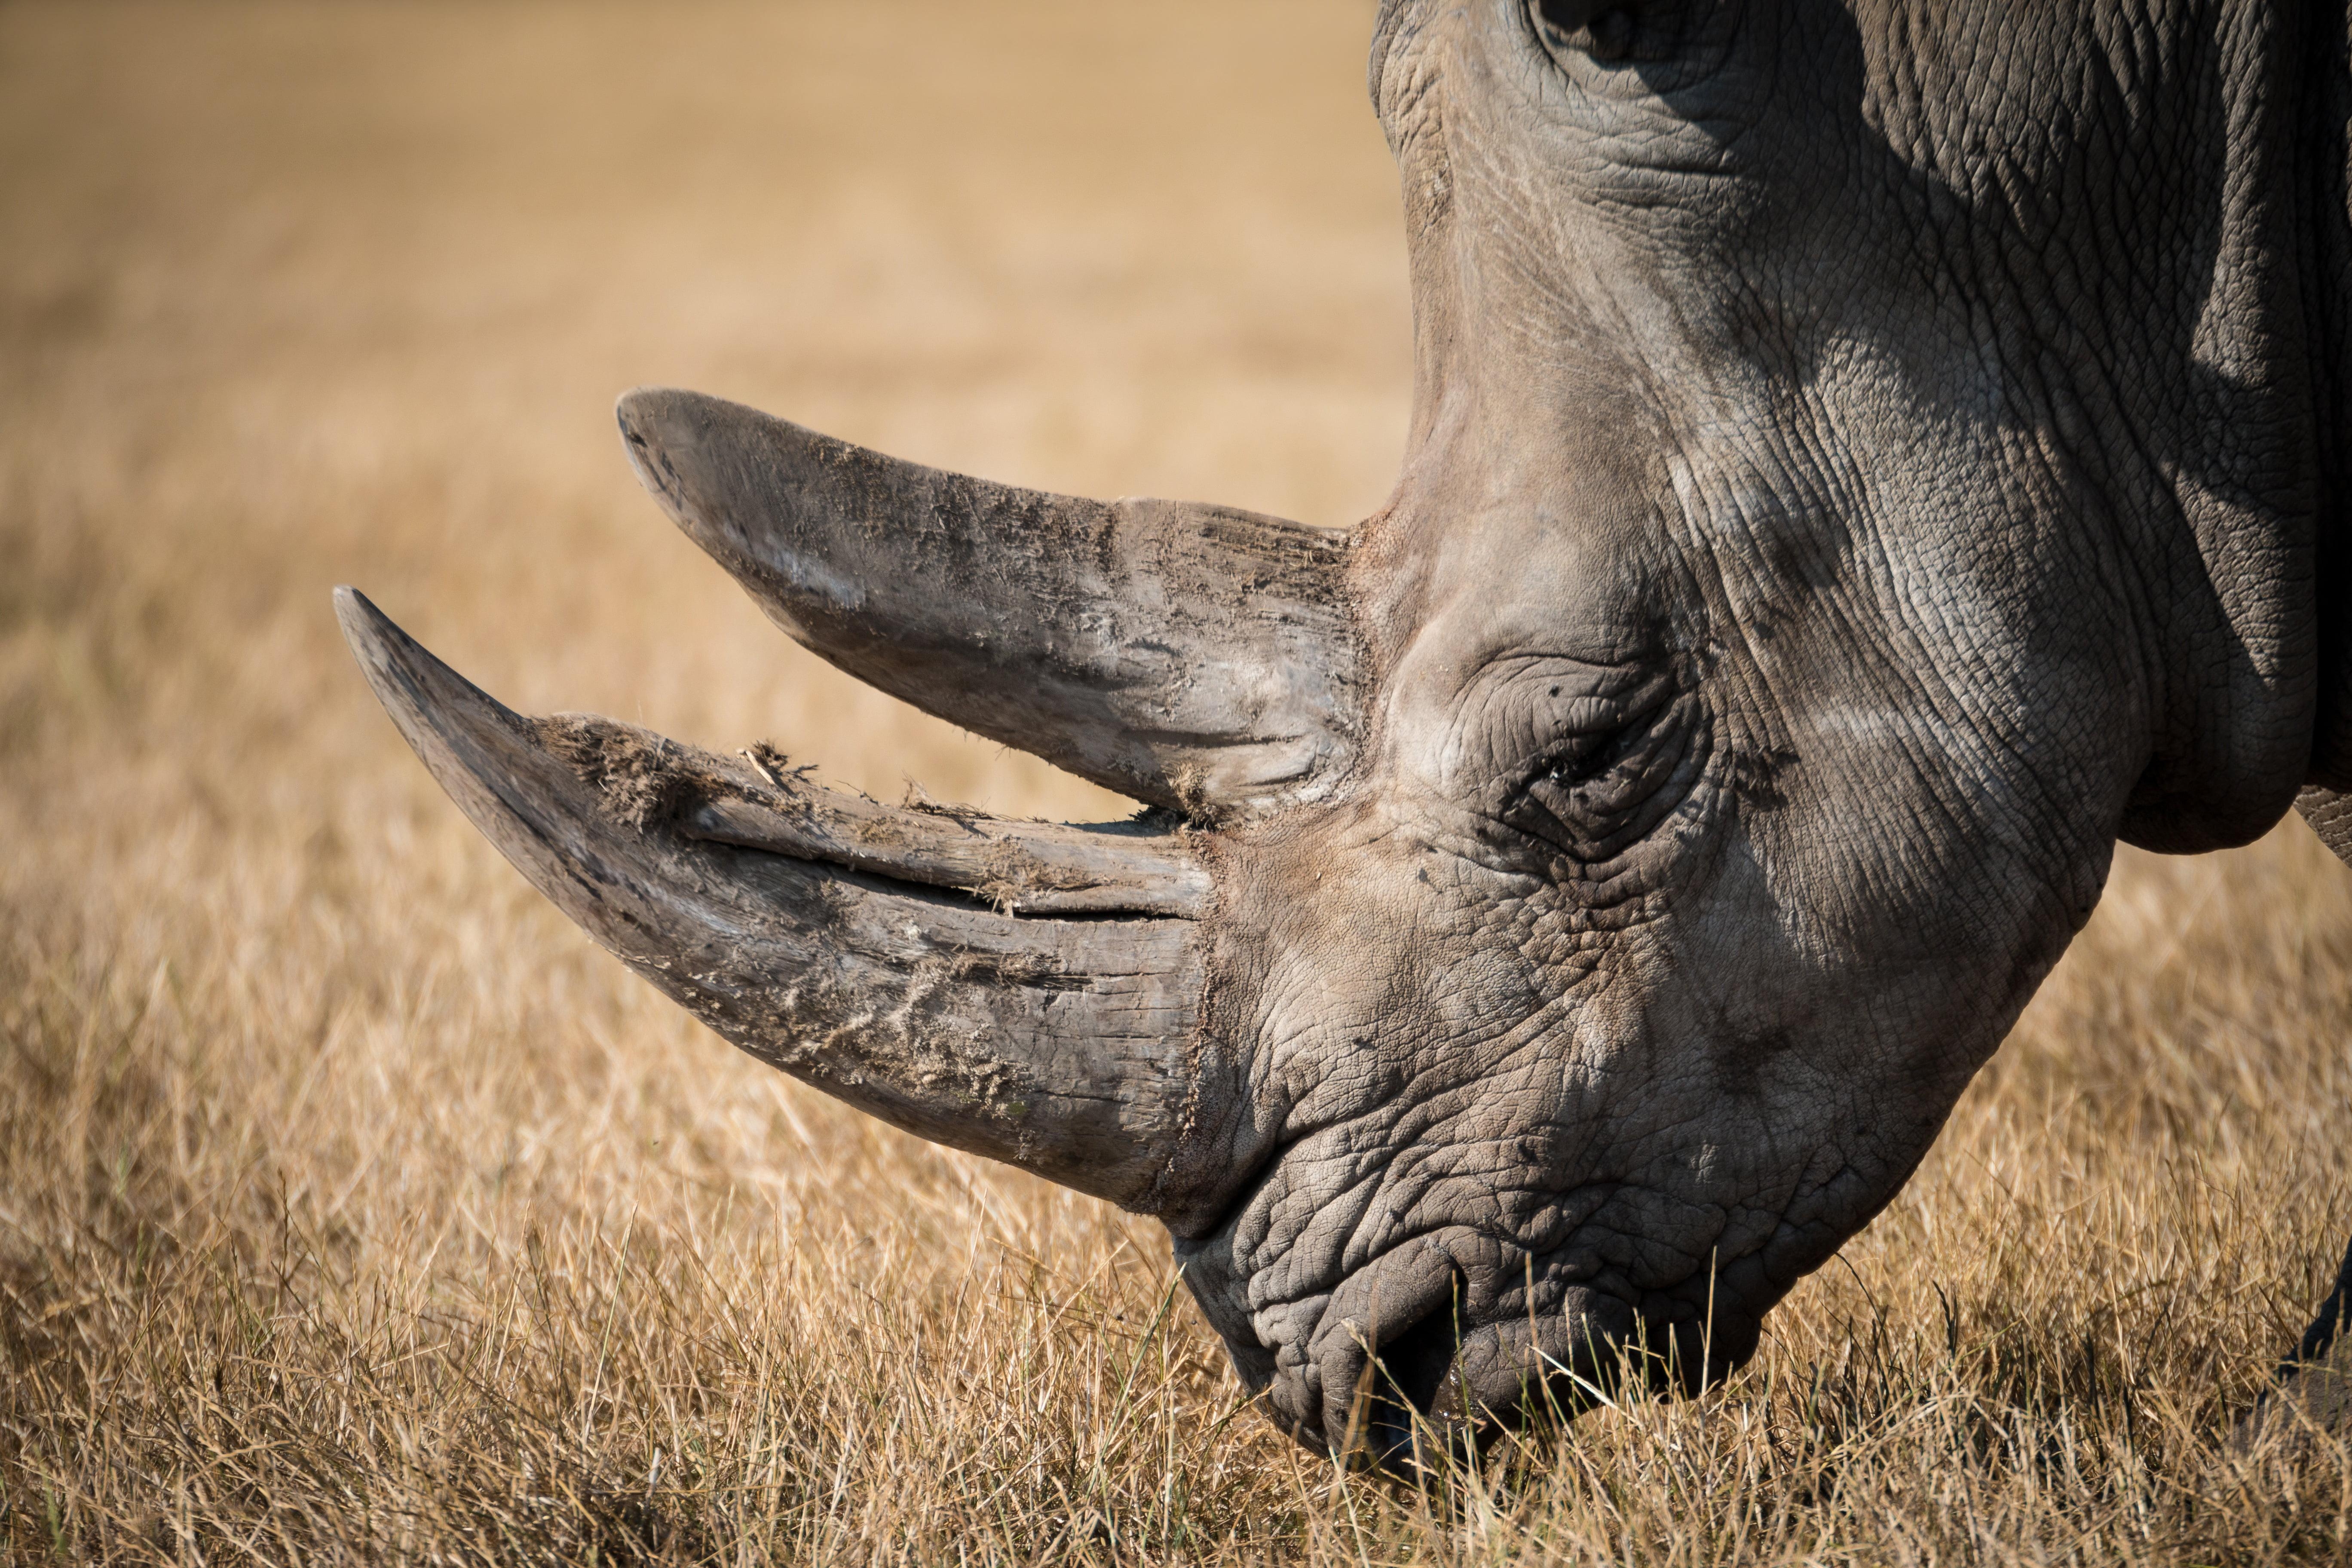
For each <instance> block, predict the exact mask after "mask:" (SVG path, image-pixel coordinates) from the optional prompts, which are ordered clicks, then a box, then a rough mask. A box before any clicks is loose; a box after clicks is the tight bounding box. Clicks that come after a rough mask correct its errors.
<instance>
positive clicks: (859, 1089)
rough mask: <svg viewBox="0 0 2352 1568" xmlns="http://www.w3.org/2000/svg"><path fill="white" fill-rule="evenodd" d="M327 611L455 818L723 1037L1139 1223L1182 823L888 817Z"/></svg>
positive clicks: (1170, 965)
mask: <svg viewBox="0 0 2352 1568" xmlns="http://www.w3.org/2000/svg"><path fill="white" fill-rule="evenodd" d="M337 612H338V615H339V616H340V617H341V621H342V625H343V629H344V633H345V636H346V637H347V638H348V640H349V641H350V642H351V644H352V651H353V652H354V654H356V655H357V657H358V658H359V662H360V665H361V668H362V670H363V671H364V672H365V674H366V675H367V678H368V680H369V683H370V684H371V685H372V686H373V688H374V689H375V692H376V695H377V697H378V698H379V700H382V701H383V705H384V708H385V710H386V711H387V712H388V713H389V714H390V715H391V717H392V719H393V721H394V723H395V725H396V726H397V727H398V728H399V729H400V731H401V733H402V734H403V736H404V738H405V739H406V740H407V741H408V742H409V743H410V745H411V746H412V747H414V748H415V751H416V752H417V754H418V756H419V757H420V758H421V759H422V760H423V761H424V762H425V766H426V768H427V769H428V771H430V772H431V773H433V775H434V777H435V779H436V781H437V782H439V783H440V784H441V785H442V787H443V788H444V789H445V790H446V791H447V792H448V794H449V795H450V796H451V798H452V799H453V800H455V801H456V802H457V805H458V806H459V807H460V808H461V809H462V810H463V811H464V812H465V813H466V815H467V816H468V817H469V818H471V819H472V820H473V822H474V825H475V826H477V827H478V828H480V829H481V830H482V832H483V833H484V835H485V836H486V837H488V838H489V839H490V840H491V842H492V843H494V844H495V845H496V846H497V847H499V850H500V851H501V852H502V853H503V854H505V856H506V857H507V858H508V859H509V860H510V861H511V862H513V864H514V865H515V867H516V868H517V869H519V870H520V871H521V872H522V873H523V875H524V876H525V877H526V878H527V879H530V881H531V882H532V884H533V885H535V886H536V887H537V888H538V889H540V890H541V892H542V893H545V894H546V895H547V896H548V897H549V898H550V899H551V900H553V901H554V902H555V903H556V904H557V905H558V906H559V907H560V908H562V910H564V912H565V913H567V914H569V915H570V916H572V919H573V920H574V921H577V922H578V923H579V924H580V925H581V926H582V927H583V928H584V929H585V930H586V931H588V933H589V934H590V935H591V936H592V937H593V938H594V939H595V940H596V941H597V942H598V943H600V944H601V945H602V946H604V948H606V949H607V950H608V951H610V952H613V953H614V955H615V956H617V957H619V958H621V959H622V960H623V961H624V962H625V963H627V964H628V965H629V966H630V967H631V968H632V969H634V970H635V971H636V972H637V973H639V974H640V975H643V976H644V977H645V978H646V979H648V980H650V981H652V982H653V983H654V984H656V986H657V987H659V988H660V989H662V990H663V991H664V992H666V993H667V994H669V995H670V996H671V997H672V998H673V999H674V1000H676V1001H677V1002H679V1003H680V1004H682V1005H685V1006H686V1007H687V1008H688V1010H689V1011H691V1012H693V1013H694V1014H695V1015H696V1016H698V1017H699V1018H701V1019H702V1020H703V1021H704V1022H705V1023H707V1024H709V1026H711V1027H712V1028H714V1029H716V1030H717V1031H718V1032H719V1034H721V1035H723V1036H725V1037H727V1038H729V1039H730V1040H732V1041H733V1042H734V1043H735V1044H737V1045H739V1046H740V1047H743V1048H744V1049H745V1050H747V1051H749V1052H751V1054H752V1055H754V1056H757V1057H759V1058H761V1059H762V1060H765V1061H768V1062H770V1063H772V1065H774V1066H776V1067H779V1068H782V1069H783V1070H784V1071H786V1072H788V1073H791V1074H792V1075H793V1076H794V1077H796V1078H799V1079H803V1081H804V1082H808V1083H810V1084H812V1085H813V1086H814V1087H816V1088H819V1089H824V1091H825V1092H827V1093H829V1094H832V1095H834V1096H835V1097H836V1098H838V1099H842V1100H847V1101H848V1102H849V1103H851V1104H853V1105H856V1107H858V1108H859V1109H860V1110H867V1111H869V1112H870V1113H872V1114H875V1115H877V1116H879V1117H881V1118H882V1119H883V1120H885V1121H889V1122H891V1123H893V1124H894V1125H896V1126H898V1127H900V1128H902V1129H904V1130H906V1131H911V1132H914V1133H916V1134H917V1135H919V1136H920V1137H924V1138H928V1139H930V1140H931V1141H933V1142H942V1143H947V1144H949V1145H950V1146H951V1147H955V1148H961V1149H966V1150H970V1151H971V1152H976V1153H982V1154H986V1155H989V1156H990V1157H992V1158H995V1159H1000V1160H1003V1161H1006V1162H1007V1163H1013V1164H1016V1165H1020V1166H1023V1167H1024V1168H1025V1169H1028V1170H1031V1171H1034V1172H1035V1173H1038V1174H1041V1175H1045V1176H1047V1177H1049V1178H1050V1179H1052V1180H1055V1181H1059V1182H1061V1183H1063V1184H1066V1185H1069V1186H1074V1187H1076V1188H1078V1189H1079V1190H1080V1191H1082V1192H1088V1193H1092V1194H1095V1195H1097V1196H1102V1197H1108V1198H1110V1199H1112V1200H1113V1201H1115V1202H1118V1203H1120V1204H1123V1205H1127V1206H1129V1207H1136V1208H1142V1209H1145V1210H1147V1212H1157V1208H1158V1205H1159V1204H1160V1198H1161V1194H1160V1187H1161V1185H1162V1183H1163V1180H1164V1178H1165V1177H1166V1176H1167V1173H1168V1172H1169V1169H1170V1167H1171V1162H1172V1161H1173V1160H1174V1159H1175V1156H1176V1152H1177V1145H1178V1144H1179V1143H1180V1142H1181V1136H1182V1132H1183V1131H1184V1129H1185V1128H1186V1127H1187V1126H1188V1125H1189V1121H1190V1118H1191V1116H1192V1111H1193V1110H1194V1107H1193V1104H1192V1101H1193V1100H1194V1098H1195V1096H1196V1092H1197V1083H1196V1080H1195V1075H1194V1072H1193V1070H1192V1068H1193V1061H1192V1049H1191V1046H1192V1036H1193V1032H1194V1025H1195V1022H1196V1021H1197V1019H1198V1016H1199V1012H1200V995H1201V989H1202V964H1201V961H1200V954H1199V948H1198V943H1197V941H1196V939H1195V936H1194V932H1195V931H1196V930H1197V921H1198V918H1199V917H1200V916H1201V915H1202V914H1203V913H1204V912H1205V911H1206V910H1207V908H1208V905H1209V902H1210V898H1211V889H1210V884H1209V879H1208V875H1207V872H1206V870H1205V868H1203V866H1202V863H1201V861H1200V860H1199V859H1198V858H1196V857H1195V856H1194V855H1193V854H1192V851H1191V849H1190V847H1189V845H1188V843H1187V837H1186V835H1185V833H1184V832H1183V831H1182V830H1181V829H1177V830H1174V831H1160V830H1159V828H1158V825H1157V823H1156V821H1154V820H1149V819H1147V820H1144V821H1139V822H1131V823H1115V824H1108V825H1105V826H1093V827H1087V826H1063V825H1058V824H1053V823H1041V822H1019V821H1013V820H1010V819H1006V818H1002V817H994V816H986V815H983V814H981V813H977V812H964V811H960V810H946V809H940V808H930V809H904V808H897V807H891V806H886V805H881V804H879V803H878V802H875V801H872V800H868V799H866V798H865V797H864V796H860V795H849V794H846V793H844V792H842V791H838V790H832V789H827V788H824V787H822V786H820V785H817V784H813V783H811V782H809V781H808V779H807V778H806V776H805V774H804V773H801V772H799V771H797V770H793V769H790V768H788V767H786V766H783V765H782V759H781V757H780V756H777V755H776V754H775V753H773V752H760V751H754V752H751V753H749V754H748V755H746V756H742V757H737V758H727V757H721V756H719V755H716V754H714V753H712V752H706V751H703V750H700V749H698V748H696V747H692V746H686V745H681V744H680V743H678V742H675V741H671V740H668V739H667V738H666V737H663V736H661V735H658V734H656V733H654V732H653V731H648V730H643V729H640V728H638V727H637V726H635V725H632V724H625V723H621V722H619V721H614V720H611V719H604V718H599V717H596V716H593V715H587V714H560V715H557V716H555V717H552V718H546V719H530V718H526V717H524V716H522V715H520V714H518V713H515V712H513V711H511V710H509V709H507V708H506V707H504V706H503V705H501V704H499V702H498V701H496V700H494V699H492V698H490V697H489V696H488V694H486V693H484V692H483V691H481V690H480V689H478V688H476V687H475V686H473V685H472V684H471V683H469V682H467V680H465V679H463V678H462V677H460V676H459V675H457V672H456V671H454V670H452V669H450V668H448V666H446V665H445V664H443V663H442V662H441V661H440V660H439V659H437V658H434V656H433V655H432V654H431V653H429V652H427V651H426V650H425V648H424V647H422V646H420V645H419V644H417V643H416V642H415V639H413V638H411V637H408V636H407V634H406V633H404V632H403V631H402V630H401V629H400V628H399V627H398V626H395V625H394V624H393V622H392V621H391V620H390V619H389V618H388V617H386V616H384V615H383V613H382V612H381V611H379V610H378V609H376V607H375V606H374V605H372V604H370V603H369V602H368V601H367V600H366V599H365V598H364V597H362V595H359V594H357V593H356V592H354V591H352V590H350V589H342V590H340V591H339V592H338V594H337Z"/></svg>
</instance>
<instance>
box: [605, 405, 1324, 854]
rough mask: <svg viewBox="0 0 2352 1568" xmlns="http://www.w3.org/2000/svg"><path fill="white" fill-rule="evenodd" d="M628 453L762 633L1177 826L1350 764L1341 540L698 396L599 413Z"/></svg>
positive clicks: (1303, 792)
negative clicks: (999, 470) (735, 585)
mask: <svg viewBox="0 0 2352 1568" xmlns="http://www.w3.org/2000/svg"><path fill="white" fill-rule="evenodd" d="M618 413H619V417H620V422H621V434H622V437H623V439H624V441H625V443H626V446H627V450H628V454H629V460H630V462H631V463H632V464H634V465H635V468H636V470H637V477H638V478H639V479H642V480H643V481H644V482H645V485H646V489H648V490H650V491H652V492H653V494H654V496H655V497H656V499H657V500H659V501H660V502H661V504H662V506H663V508H664V510H667V512H668V513H669V515H670V517H671V518H672V520H673V521H676V522H677V525H678V526H679V527H680V528H682V529H684V530H685V531H686V532H687V533H688V536H690V537H691V538H692V539H693V540H694V541H695V542H696V543H698V544H699V545H701V546H702V547H703V548H704V549H705V550H707V551H709V552H710V553H711V554H712V555H713V556H714V557H716V558H717V559H718V561H719V563H720V564H721V565H723V566H725V567H726V568H727V570H728V571H730V572H731V573H733V574H734V575H735V576H736V578H737V579H738V580H739V581H740V582H741V583H742V584H743V585H744V587H746V588H747V589H749V590H750V591H751V596H752V597H753V598H754V599H756V600H758V601H759V603H760V605H761V608H762V609H764V610H765V611H766V612H767V613H768V616H769V618H770V619H772V620H773V621H774V622H775V623H776V624H777V625H778V626H782V628H783V629H784V630H785V631H786V632H788V633H789V634H791V635H792V637H793V638H795V639H796V640H798V641H799V642H801V643H802V644H803V645H804V646H806V647H809V648H810V649H812V650H813V651H814V652H815V653H817V654H818V655H819V656H821V657H822V658H825V659H827V660H828V661H830V662H831V663H833V664H835V665H838V666H840V667H841V668H843V669H845V670H847V671H848V672H849V673H850V674H852V675H855V676H856V677H857V678H858V679H862V680H865V681H867V682H869V683H871V684H872V685H875V686H878V687H880V688H881V689H883V690H885V691H887V692H889V693H890V694H891V695H893V696H895V697H900V698H903V699H905V700H907V701H908V702H911V703H913V704H914V705H915V706H916V707H918V708H920V709H922V710H924V711H926V712H929V713H932V714H936V715H937V716H939V717H940V718H942V719H945V720H947V721H949V722H950V723H953V724H958V725H961V726H962V727H963V728H965V729H968V730H975V731H979V732H980V733H982V734H983V735H986V736H989V737H990V738H991V739H992V740H996V741H1001V742H1003V743H1004V744H1006V745H1009V746H1015V747H1018V748H1020V749H1021V750H1023V751H1026V752H1034V753H1035V754H1036V755H1038V756H1041V757H1043V758H1045V760H1046V761H1047V762H1050V763H1054V764H1055V765H1056V766H1058V767H1062V768H1065V769H1067V770H1068V771H1069V772H1071V773H1076V774H1077V775H1078V776H1079V777H1081V778H1085V779H1090V780H1092V781H1093V782H1095V783H1096V784H1101V785H1102V786H1103V787H1104V788H1106V789H1110V790H1115V791H1117V792H1118V793H1119V794H1121V795H1131V796H1133V797H1134V798H1136V799H1138V800H1140V801H1144V802H1146V803H1148V804H1150V805H1157V806H1163V807H1166V808H1168V809H1171V810H1175V811H1181V812H1182V813H1184V814H1185V815H1186V816H1190V817H1192V818H1194V819H1196V820H1202V819H1211V820H1213V819H1220V818H1224V817H1232V816H1253V815H1256V814H1259V813H1263V812H1265V811H1269V810H1273V809H1276V808H1278V807H1281V806H1285V805H1295V804H1298V803H1301V802H1306V801H1311V800H1314V799H1317V798H1318V797H1319V796H1321V795H1324V794H1325V793H1327V792H1328V790H1329V789H1330V788H1331V787H1332V785H1333V784H1335V783H1336V782H1337V781H1338V779H1339V775H1340V774H1341V773H1343V772H1344V771H1345V769H1346V767H1347V764H1348V763H1349V760H1350V759H1351V758H1352V757H1353V756H1354V754H1355V751H1356V745H1357V740H1358V733H1359V729H1360V698H1359V690H1358V688H1359V679H1360V678H1359V674H1358V662H1359V660H1358V655H1357V650H1356V646H1355V640H1354V637H1353V634H1352V630H1351V626H1350V624H1349V616H1348V614H1347V610H1346V607H1345V606H1346V602H1347V601H1346V595H1345V593H1344V590H1343V585H1342V582H1341V578H1342V574H1344V572H1345V570H1346V567H1347V563H1348V555H1349V548H1350V536H1349V535H1348V534H1345V533H1339V532H1333V531H1328V530H1323V529H1316V528H1307V527H1304V526H1302V525H1301V524H1298V523H1295V522H1285V521H1281V520H1279V519H1276V518H1269V517H1260V516H1257V515H1255V514H1254V513H1250V512H1244V511H1235V510H1231V509H1229V508H1224V507H1214V506H1204V505H1199V504H1195V503H1191V502H1183V501H1165V500H1118V501H1095V500H1080V499H1078V498H1076V497H1073V496H1058V495H1048V494H1046V493H1045V492H1043V491H1039V490H1024V489H1013V488H1012V487H1010V486H1006V485H999V484H992V483H991V482H989V481H988V480H985V479H968V478H966V477H964V476H963V475H961V474H950V473H944V472H942V471H940V469H937V468H923V467H921V466H920V465H919V464H915V463H908V462H904V461H901V460H900V459H898V458H886V457H884V456H882V455H881V454H880V453H878V452H870V451H867V450H866V448H864V447H853V446H851V445H849V444H848V443H847V442H845V441H836V440H834V439H833V438H832V437H826V436H820V435H818V434H817V433H816V432H815V431H814V430H807V429H803V427H801V426H798V425H793V424H789V423H787V422H785V421H784V420H782V419H775V418H771V417H770V416H767V415H764V414H761V413H760V412H759V411H758V410H756V409H751V408H746V407H744V406H742V405H740V404H734V403H727V402H722V401H721V400H719V399H718V398H715V397H705V396H703V395H700V394H698V393H691V392H675V391H670V390H667V389H663V388H642V389H640V390H638V391H635V392H632V393H630V394H628V395H626V396H625V397H623V398H622V399H621V401H620V406H619V410H618Z"/></svg>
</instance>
